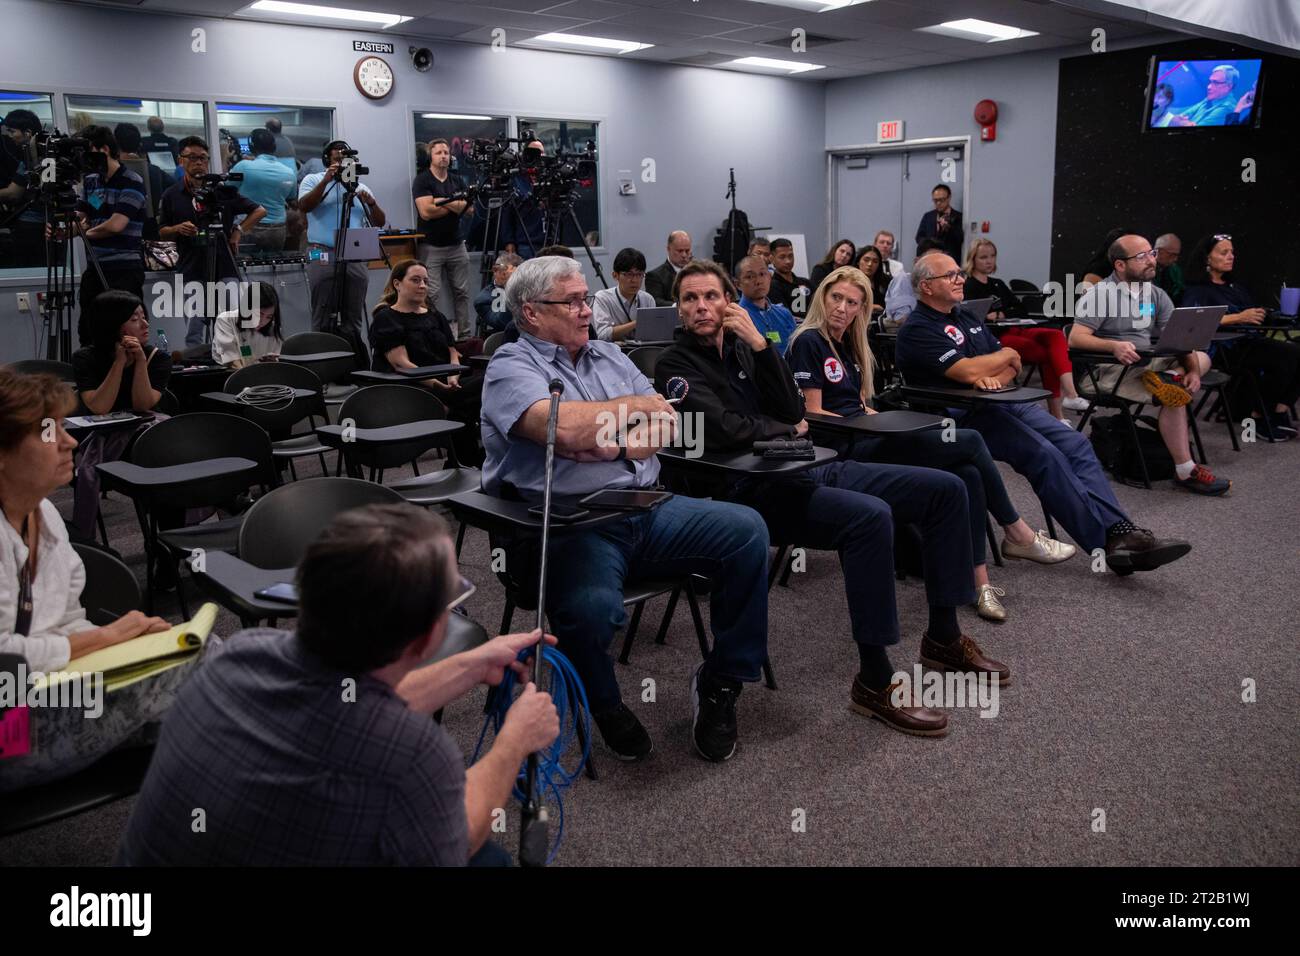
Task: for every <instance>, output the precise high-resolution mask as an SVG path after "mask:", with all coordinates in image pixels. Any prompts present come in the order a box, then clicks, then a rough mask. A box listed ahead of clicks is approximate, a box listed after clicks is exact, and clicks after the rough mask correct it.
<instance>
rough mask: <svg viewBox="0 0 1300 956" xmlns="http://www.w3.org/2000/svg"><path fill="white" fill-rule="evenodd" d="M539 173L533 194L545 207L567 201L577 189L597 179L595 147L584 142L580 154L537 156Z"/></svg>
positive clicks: (593, 144)
mask: <svg viewBox="0 0 1300 956" xmlns="http://www.w3.org/2000/svg"><path fill="white" fill-rule="evenodd" d="M536 168H538V169H539V170H540V172H539V173H538V175H537V178H536V180H535V181H534V182H533V193H534V195H536V196H537V198H538V200H539V201H540V202H542V203H544V204H555V203H559V202H564V201H567V200H569V199H570V198H571V197H572V195H573V192H574V190H575V189H576V188H577V187H578V186H579V185H586V184H587V183H588V182H589V181H590V180H593V179H595V178H596V143H595V141H593V140H590V139H589V140H587V142H586V144H585V145H584V147H583V149H582V150H581V151H580V152H565V151H564V150H561V151H560V152H559V153H558V154H556V155H555V156H539V157H538V163H537V167H536Z"/></svg>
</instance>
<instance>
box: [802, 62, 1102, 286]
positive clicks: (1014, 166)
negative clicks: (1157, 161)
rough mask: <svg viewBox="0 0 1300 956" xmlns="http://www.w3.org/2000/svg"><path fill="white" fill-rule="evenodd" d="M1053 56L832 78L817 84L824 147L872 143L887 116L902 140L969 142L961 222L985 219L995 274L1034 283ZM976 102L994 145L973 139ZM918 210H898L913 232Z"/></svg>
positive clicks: (1040, 259) (1048, 232) (1045, 200)
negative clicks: (822, 101) (987, 109)
mask: <svg viewBox="0 0 1300 956" xmlns="http://www.w3.org/2000/svg"><path fill="white" fill-rule="evenodd" d="M1078 52H1079V51H1072V54H1071V55H1073V54H1074V53H1078ZM1061 55H1062V54H1061V52H1060V51H1049V52H1046V53H1026V54H1022V55H1019V56H1008V57H998V58H995V59H983V60H975V61H973V62H968V63H954V64H951V65H947V66H936V67H927V68H925V69H919V70H906V71H903V72H901V73H884V74H879V75H876V76H866V77H860V78H857V79H852V80H833V81H831V82H830V83H828V84H827V85H826V145H827V147H828V148H834V147H837V146H851V145H858V144H862V143H874V142H875V141H876V123H878V122H881V121H883V120H895V119H901V120H903V121H904V123H905V124H906V125H905V133H906V136H907V138H908V139H922V138H925V137H931V136H971V137H972V140H973V142H972V144H971V156H970V157H969V160H970V164H971V166H970V173H971V194H970V197H969V198H968V199H967V201H966V203H965V205H966V207H967V208H964V209H962V216H963V218H964V219H965V221H966V222H967V223H968V224H969V223H971V222H973V221H979V220H985V219H987V220H988V221H989V233H988V237H989V238H990V239H992V240H993V241H994V242H996V243H997V244H998V272H999V274H1000V275H1002V276H1004V277H1006V278H1013V277H1014V278H1023V279H1029V280H1030V281H1033V282H1040V283H1041V282H1044V281H1046V279H1047V276H1048V267H1049V260H1050V258H1051V242H1052V178H1053V171H1054V166H1055V157H1056V151H1055V141H1056V80H1057V62H1058V61H1059V59H1060V57H1061ZM982 99H991V100H996V101H997V104H998V114H999V117H998V127H997V140H996V141H994V142H992V143H982V142H980V141H979V126H978V124H977V123H976V122H975V119H974V116H973V114H974V110H975V104H976V103H977V102H979V101H980V100H982ZM927 208H928V207H927ZM924 212H926V209H925V208H918V209H916V210H914V211H912V212H911V213H909V212H908V211H906V210H905V211H904V219H903V225H904V228H905V229H909V230H911V231H915V229H916V223H918V222H920V219H921V215H922V214H923V213H924ZM909 217H910V218H909ZM864 225H865V226H868V227H869V226H870V224H869V223H867V224H864ZM968 228H969V226H968ZM870 231H872V230H871V228H868V229H867V230H866V232H870ZM864 235H865V232H864ZM967 235H968V236H969V235H970V234H969V233H967ZM907 245H908V246H909V247H910V245H911V242H910V239H909V241H908V243H907Z"/></svg>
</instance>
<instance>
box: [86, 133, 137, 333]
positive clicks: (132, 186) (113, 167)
mask: <svg viewBox="0 0 1300 956" xmlns="http://www.w3.org/2000/svg"><path fill="white" fill-rule="evenodd" d="M80 138H82V139H84V140H86V142H87V143H89V145H90V149H91V150H93V151H94V152H96V153H98V154H99V155H101V156H102V157H103V160H101V161H100V162H102V163H103V172H93V173H88V174H87V175H86V178H85V179H84V180H83V181H82V185H81V200H80V201H79V202H78V203H77V209H76V211H77V218H78V222H77V223H76V225H75V226H74V227H73V228H74V230H75V232H76V233H77V234H78V235H80V236H81V238H82V239H84V240H85V242H86V245H87V246H88V247H89V249H88V252H87V259H88V260H89V262H88V264H87V266H86V270H85V271H84V272H82V273H81V282H80V285H79V287H78V290H77V304H78V306H79V307H80V309H81V319H80V320H79V321H78V323H77V337H78V339H79V340H80V341H81V344H83V345H85V344H87V341H88V338H89V337H88V335H87V334H86V318H85V317H86V315H87V313H88V311H89V308H90V303H92V302H94V301H95V296H97V295H99V294H100V293H101V292H105V291H107V290H109V289H120V290H121V291H123V292H130V293H131V294H133V295H135V296H137V297H138V298H141V299H143V298H144V258H143V250H142V248H141V237H142V236H143V232H144V222H145V219H147V218H148V213H149V210H148V202H147V200H146V199H145V189H144V180H143V179H141V178H140V177H139V176H138V175H136V174H135V173H134V172H132V171H131V170H129V169H127V168H126V167H125V166H123V165H122V163H121V162H120V159H121V151H120V150H119V148H118V145H117V139H116V138H115V137H114V136H113V131H112V130H110V129H109V128H108V127H107V126H87V127H86V128H85V129H83V130H82V131H81V133H80ZM96 263H98V265H99V268H98V269H96V268H95V265H96ZM101 276H102V280H101Z"/></svg>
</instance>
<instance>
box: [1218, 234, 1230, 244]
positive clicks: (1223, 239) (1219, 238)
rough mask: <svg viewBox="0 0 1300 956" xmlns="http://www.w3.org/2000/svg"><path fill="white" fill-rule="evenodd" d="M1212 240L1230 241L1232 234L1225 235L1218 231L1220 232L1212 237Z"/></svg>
mask: <svg viewBox="0 0 1300 956" xmlns="http://www.w3.org/2000/svg"><path fill="white" fill-rule="evenodd" d="M1214 241H1215V242H1232V236H1225V235H1223V234H1221V233H1220V234H1218V235H1216V236H1215V237H1214Z"/></svg>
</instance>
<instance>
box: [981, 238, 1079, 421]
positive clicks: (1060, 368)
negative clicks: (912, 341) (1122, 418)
mask: <svg viewBox="0 0 1300 956" xmlns="http://www.w3.org/2000/svg"><path fill="white" fill-rule="evenodd" d="M997 268H998V247H997V246H995V245H994V244H993V243H992V241H991V240H989V239H976V240H975V241H974V242H972V243H971V244H970V249H968V250H967V252H966V286H965V297H966V301H967V302H971V301H974V300H975V299H996V300H997V301H996V302H994V303H993V307H992V308H990V309H989V312H988V315H987V316H986V318H987V319H992V320H995V321H996V320H997V319H1023V318H1026V317H1027V316H1028V315H1029V310H1028V309H1026V308H1025V306H1024V303H1022V302H1021V301H1020V298H1019V297H1018V296H1017V295H1016V294H1015V293H1014V292H1012V291H1011V289H1010V287H1008V286H1007V284H1006V283H1005V282H1003V281H1002V280H1001V279H999V278H996V277H995V276H994V275H993V273H994V272H996V271H997ZM994 332H995V333H996V334H997V336H998V339H999V340H1000V341H1001V342H1002V344H1003V345H1005V346H1006V347H1007V348H1012V349H1015V350H1016V351H1017V352H1018V353H1019V354H1020V357H1021V358H1022V359H1023V360H1024V361H1026V362H1033V363H1035V364H1037V365H1038V367H1039V368H1040V369H1042V372H1043V387H1044V388H1046V389H1047V390H1048V391H1049V392H1051V393H1052V397H1051V398H1049V399H1048V400H1047V410H1048V411H1050V412H1051V413H1052V417H1053V418H1059V419H1060V420H1061V421H1063V422H1065V424H1067V425H1070V426H1071V427H1073V425H1072V423H1071V422H1070V420H1069V419H1067V418H1066V417H1065V413H1064V412H1063V411H1062V406H1064V407H1065V408H1068V409H1071V410H1072V411H1076V412H1081V411H1085V410H1086V409H1087V408H1088V402H1087V401H1086V400H1085V399H1082V398H1080V397H1079V393H1078V392H1077V391H1075V388H1074V367H1073V366H1072V365H1071V364H1070V349H1069V346H1067V345H1066V344H1065V334H1064V333H1063V332H1061V330H1060V329H1049V328H1011V329H997V328H995V329H994ZM1062 396H1064V397H1062Z"/></svg>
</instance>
